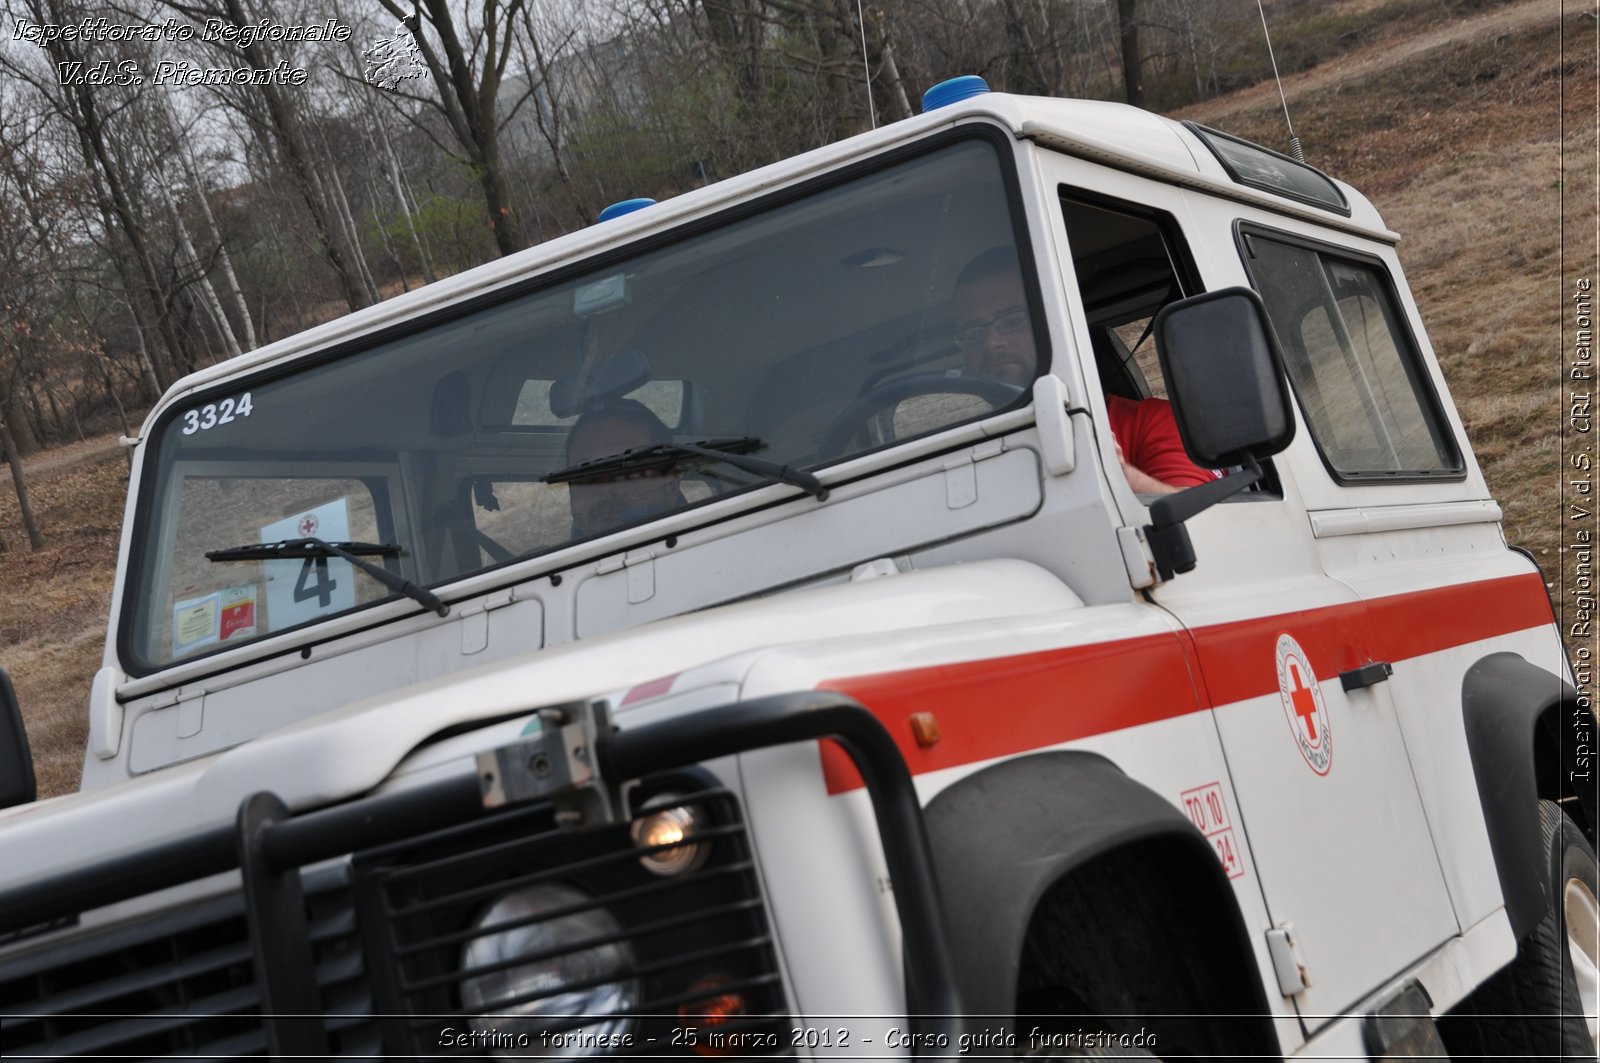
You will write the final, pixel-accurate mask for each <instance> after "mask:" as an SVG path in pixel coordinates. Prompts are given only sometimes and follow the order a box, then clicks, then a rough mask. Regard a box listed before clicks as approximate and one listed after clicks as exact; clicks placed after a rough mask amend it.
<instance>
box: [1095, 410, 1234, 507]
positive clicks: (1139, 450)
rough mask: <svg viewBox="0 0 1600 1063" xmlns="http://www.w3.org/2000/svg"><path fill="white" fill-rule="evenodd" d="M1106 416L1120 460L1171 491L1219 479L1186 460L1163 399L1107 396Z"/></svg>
mask: <svg viewBox="0 0 1600 1063" xmlns="http://www.w3.org/2000/svg"><path fill="white" fill-rule="evenodd" d="M1106 412H1107V413H1109V414H1110V415H1111V431H1112V432H1113V433H1115V434H1116V437H1117V443H1118V445H1120V446H1121V447H1122V454H1123V457H1125V458H1127V459H1128V464H1129V465H1132V466H1133V467H1134V468H1135V469H1138V470H1139V471H1140V472H1142V473H1145V474H1146V475H1148V476H1153V477H1155V478H1156V479H1157V480H1160V481H1161V482H1162V483H1164V484H1168V485H1170V486H1172V487H1194V486H1196V485H1197V484H1203V483H1210V482H1211V481H1212V480H1215V479H1216V478H1217V477H1218V476H1219V475H1220V474H1219V473H1215V472H1212V471H1211V470H1210V469H1202V468H1201V467H1200V466H1198V465H1196V464H1195V463H1194V462H1192V461H1190V460H1189V455H1188V453H1187V452H1185V451H1184V449H1183V438H1182V437H1181V436H1179V435H1178V422H1177V421H1176V420H1175V419H1174V418H1173V416H1172V404H1171V403H1169V402H1167V400H1166V399H1143V400H1139V401H1135V400H1133V399H1125V398H1123V397H1122V396H1121V395H1107V396H1106Z"/></svg>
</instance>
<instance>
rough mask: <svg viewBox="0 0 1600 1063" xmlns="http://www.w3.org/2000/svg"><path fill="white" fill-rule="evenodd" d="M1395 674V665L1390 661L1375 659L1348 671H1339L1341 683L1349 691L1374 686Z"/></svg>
mask: <svg viewBox="0 0 1600 1063" xmlns="http://www.w3.org/2000/svg"><path fill="white" fill-rule="evenodd" d="M1392 675H1394V666H1393V665H1391V664H1390V663H1389V662H1388V661H1373V662H1372V663H1371V664H1364V665H1362V666H1361V667H1360V668H1352V669H1350V670H1349V671H1348V672H1340V673H1339V685H1340V686H1342V687H1344V689H1345V691H1346V692H1347V693H1348V692H1349V691H1352V690H1360V689H1361V688H1362V687H1370V686H1374V685H1376V684H1378V683H1381V682H1383V681H1384V680H1385V679H1388V678H1389V677H1390V676H1392Z"/></svg>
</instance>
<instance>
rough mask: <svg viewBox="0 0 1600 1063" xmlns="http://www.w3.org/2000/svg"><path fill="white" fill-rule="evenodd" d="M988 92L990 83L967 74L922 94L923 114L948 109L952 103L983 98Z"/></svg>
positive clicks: (939, 84)
mask: <svg viewBox="0 0 1600 1063" xmlns="http://www.w3.org/2000/svg"><path fill="white" fill-rule="evenodd" d="M988 91H989V83H988V82H987V81H985V80H983V79H982V78H981V77H979V76H978V75H976V74H966V75H964V76H962V77H958V78H951V79H950V80H948V81H941V82H939V83H938V84H937V85H935V86H933V88H931V89H929V90H928V91H927V92H924V93H923V94H922V113H923V114H927V113H928V112H929V111H934V110H938V109H939V108H940V107H948V106H950V105H951V104H952V103H960V102H961V101H962V100H966V99H971V98H972V97H973V96H982V95H983V94H984V93H985V92H988Z"/></svg>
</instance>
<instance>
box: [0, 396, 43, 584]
mask: <svg viewBox="0 0 1600 1063" xmlns="http://www.w3.org/2000/svg"><path fill="white" fill-rule="evenodd" d="M0 458H4V459H5V460H6V462H7V464H9V465H10V466H11V483H12V485H13V486H15V487H16V489H17V506H18V508H20V509H21V510H22V526H23V527H25V528H27V529H28V546H29V547H31V548H32V550H33V552H34V553H38V552H39V551H40V550H43V549H44V536H43V535H40V534H39V522H38V521H37V520H36V519H34V516H33V503H32V502H30V501H29V500H28V478H27V477H26V476H24V475H23V473H22V457H21V455H19V454H18V453H17V448H16V446H15V444H13V443H12V441H11V430H10V429H9V428H7V427H6V422H5V421H3V420H0Z"/></svg>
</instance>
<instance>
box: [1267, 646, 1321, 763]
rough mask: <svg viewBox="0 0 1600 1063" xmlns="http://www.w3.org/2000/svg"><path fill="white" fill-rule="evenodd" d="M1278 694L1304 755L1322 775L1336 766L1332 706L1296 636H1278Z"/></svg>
mask: <svg viewBox="0 0 1600 1063" xmlns="http://www.w3.org/2000/svg"><path fill="white" fill-rule="evenodd" d="M1278 695H1279V696H1280V697H1281V698H1282V699H1283V712H1284V716H1285V718H1286V719H1287V720H1288V721H1289V731H1290V733H1291V734H1293V735H1294V741H1295V745H1296V746H1298V747H1299V749H1300V755H1301V756H1302V757H1304V758H1305V761H1306V763H1307V764H1308V765H1310V767H1311V770H1312V771H1314V772H1316V773H1317V774H1318V775H1326V774H1328V771H1329V769H1330V768H1332V767H1333V730H1332V727H1331V726H1330V725H1329V723H1328V707H1327V706H1326V705H1325V704H1323V701H1322V686H1321V685H1320V684H1319V683H1318V682H1317V673H1316V672H1314V671H1312V670H1311V662H1310V659H1309V658H1308V657H1307V656H1306V651H1305V650H1304V649H1302V648H1301V647H1300V644H1299V643H1298V642H1296V641H1295V640H1294V636H1292V635H1289V634H1283V635H1279V636H1278Z"/></svg>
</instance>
